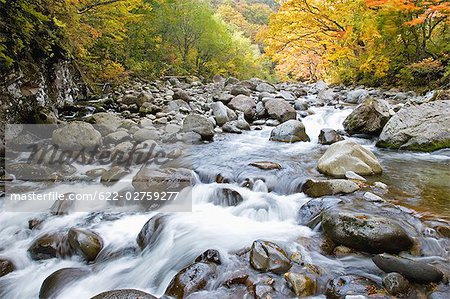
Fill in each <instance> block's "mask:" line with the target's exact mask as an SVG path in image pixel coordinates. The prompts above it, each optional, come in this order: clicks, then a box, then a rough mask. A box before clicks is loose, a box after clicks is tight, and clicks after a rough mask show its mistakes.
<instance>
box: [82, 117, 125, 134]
mask: <svg viewBox="0 0 450 299" xmlns="http://www.w3.org/2000/svg"><path fill="white" fill-rule="evenodd" d="M89 121H90V122H91V123H93V124H95V128H96V129H97V130H98V131H99V132H100V133H101V134H102V135H103V136H106V135H108V134H110V133H113V132H115V131H116V130H117V129H118V128H119V127H120V126H121V125H122V121H123V120H122V119H121V118H120V116H119V115H117V114H114V113H110V112H100V113H95V114H93V115H92V116H91V117H90V119H89Z"/></svg>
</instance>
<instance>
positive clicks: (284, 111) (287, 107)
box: [264, 99, 297, 122]
mask: <svg viewBox="0 0 450 299" xmlns="http://www.w3.org/2000/svg"><path fill="white" fill-rule="evenodd" d="M264 107H265V108H266V110H267V113H268V114H269V116H270V117H272V118H274V119H276V120H278V121H280V122H285V121H288V120H290V119H296V118H297V112H296V111H295V109H294V107H292V105H291V104H289V103H288V102H286V101H285V100H283V99H271V100H268V101H267V102H266V103H265V104H264Z"/></svg>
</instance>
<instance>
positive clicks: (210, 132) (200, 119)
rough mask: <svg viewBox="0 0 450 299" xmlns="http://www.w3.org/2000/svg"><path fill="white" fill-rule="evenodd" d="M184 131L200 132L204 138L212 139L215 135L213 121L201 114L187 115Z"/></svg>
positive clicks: (184, 121)
mask: <svg viewBox="0 0 450 299" xmlns="http://www.w3.org/2000/svg"><path fill="white" fill-rule="evenodd" d="M183 131H184V132H195V133H197V134H200V136H202V139H203V140H212V139H213V137H214V127H213V125H212V123H211V122H210V121H209V120H208V119H207V118H206V117H204V116H203V115H200V114H189V115H188V116H186V118H185V119H184V120H183Z"/></svg>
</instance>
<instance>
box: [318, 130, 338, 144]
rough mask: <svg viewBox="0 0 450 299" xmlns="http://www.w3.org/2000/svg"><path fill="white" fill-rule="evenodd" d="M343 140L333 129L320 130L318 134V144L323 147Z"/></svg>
mask: <svg viewBox="0 0 450 299" xmlns="http://www.w3.org/2000/svg"><path fill="white" fill-rule="evenodd" d="M342 140H344V137H342V136H341V135H339V134H338V132H336V130H333V129H322V130H320V134H319V143H320V144H323V145H330V144H333V143H336V142H339V141H342Z"/></svg>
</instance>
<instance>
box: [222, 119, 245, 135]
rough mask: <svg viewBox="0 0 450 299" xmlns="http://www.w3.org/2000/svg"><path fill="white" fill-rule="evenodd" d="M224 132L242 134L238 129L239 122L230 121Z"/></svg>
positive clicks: (225, 125) (223, 129)
mask: <svg viewBox="0 0 450 299" xmlns="http://www.w3.org/2000/svg"><path fill="white" fill-rule="evenodd" d="M222 131H224V132H225V133H234V134H242V130H241V129H239V128H238V124H237V121H235V120H233V121H229V122H227V123H225V124H224V125H223V126H222Z"/></svg>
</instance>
